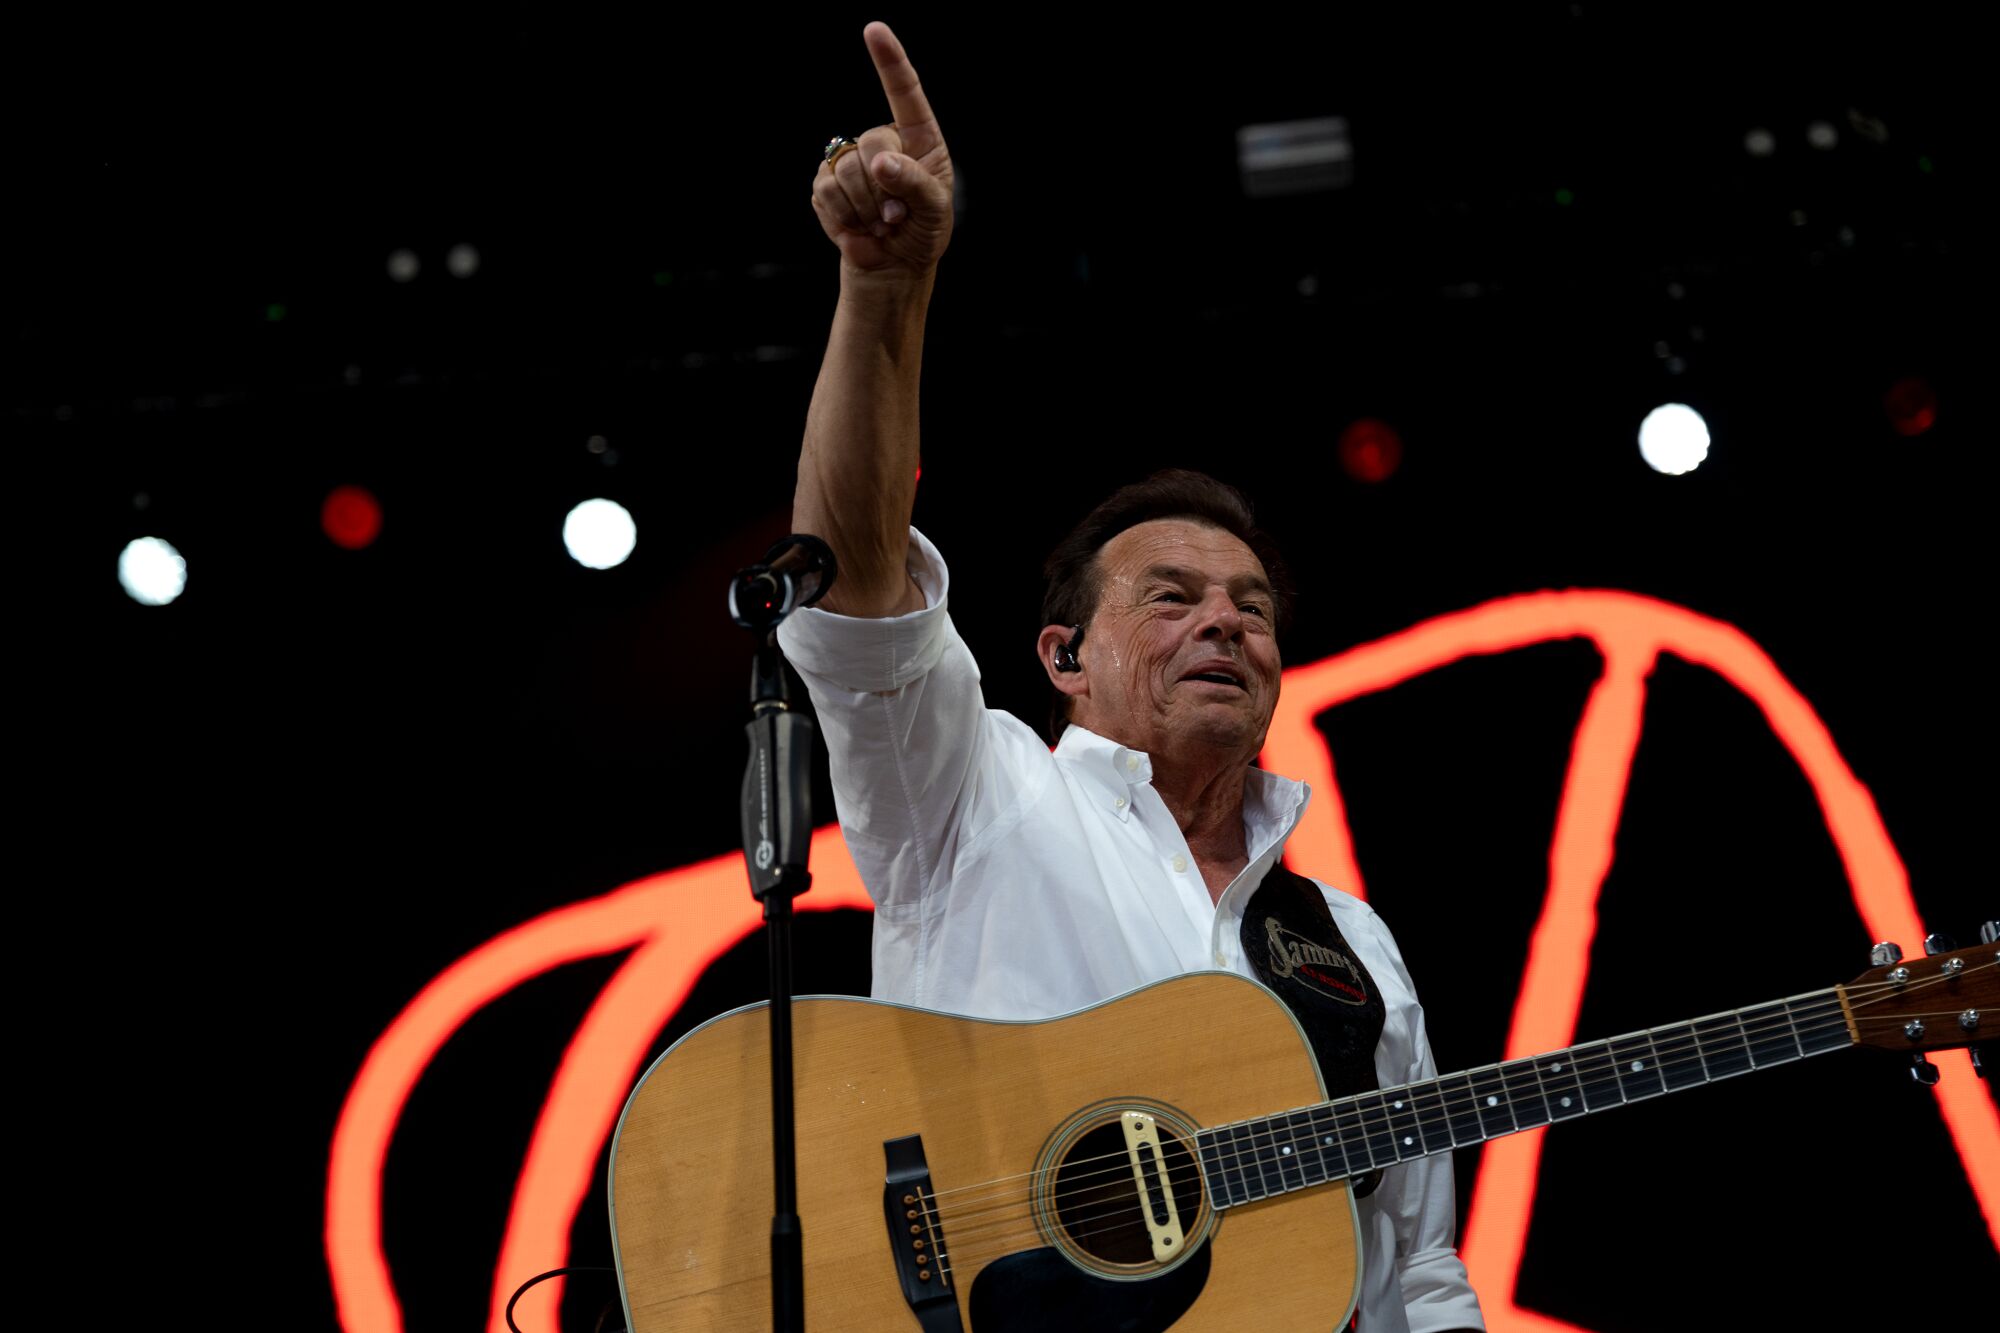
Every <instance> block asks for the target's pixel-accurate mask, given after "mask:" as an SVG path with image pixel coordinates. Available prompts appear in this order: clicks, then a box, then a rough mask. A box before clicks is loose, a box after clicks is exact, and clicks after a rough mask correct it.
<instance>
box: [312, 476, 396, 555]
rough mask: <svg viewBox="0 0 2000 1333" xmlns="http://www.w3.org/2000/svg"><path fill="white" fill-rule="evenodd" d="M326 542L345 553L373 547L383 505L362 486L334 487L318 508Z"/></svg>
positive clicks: (378, 530) (379, 529)
mask: <svg viewBox="0 0 2000 1333" xmlns="http://www.w3.org/2000/svg"><path fill="white" fill-rule="evenodd" d="M319 526H320V528H321V530H322V531H324V532H325V533H326V535H327V540H329V541H331V542H332V543H333V544H334V545H335V546H338V547H340V548H341V549H343V550H347V551H358V550H360V549H361V548H362V547H364V546H369V545H372V544H373V543H374V541H375V539H376V538H377V537H378V536H380V535H381V533H382V502H381V501H380V500H377V499H376V498H375V496H374V494H373V493H372V492H371V491H369V490H367V489H366V488H364V487H361V486H336V487H334V488H333V490H332V491H331V492H330V493H329V494H328V495H327V497H326V503H325V504H323V505H321V506H320V508H319Z"/></svg>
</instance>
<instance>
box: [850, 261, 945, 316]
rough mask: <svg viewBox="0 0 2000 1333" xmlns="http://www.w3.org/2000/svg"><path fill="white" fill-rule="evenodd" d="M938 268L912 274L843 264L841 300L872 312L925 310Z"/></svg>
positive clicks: (887, 314)
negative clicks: (851, 266) (873, 271)
mask: <svg viewBox="0 0 2000 1333" xmlns="http://www.w3.org/2000/svg"><path fill="white" fill-rule="evenodd" d="M936 279H937V270H935V269H932V270H930V271H929V272H926V273H922V274H917V275H911V274H908V273H896V274H894V275H889V274H883V273H870V272H868V271H867V270H865V269H858V268H850V267H849V266H848V265H847V264H845V263H843V264H841V266H840V303H841V304H842V305H846V306H852V307H854V308H855V309H857V310H860V311H863V312H866V313H868V314H872V315H882V316H896V315H908V314H922V313H923V312H924V311H925V310H926V309H927V308H928V307H929V305H930V300H931V288H932V286H933V285H934V283H935V282H936Z"/></svg>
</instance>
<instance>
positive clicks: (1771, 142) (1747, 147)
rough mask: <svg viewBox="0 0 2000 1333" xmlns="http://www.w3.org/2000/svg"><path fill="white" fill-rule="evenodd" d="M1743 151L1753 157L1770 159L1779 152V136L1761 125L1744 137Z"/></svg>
mask: <svg viewBox="0 0 2000 1333" xmlns="http://www.w3.org/2000/svg"><path fill="white" fill-rule="evenodd" d="M1743 151H1744V152H1746V153H1748V154H1750V156H1752V157H1769V156H1770V155H1771V154H1773V153H1775V152H1777V151H1778V136H1777V135H1775V134H1773V133H1771V132H1770V131H1769V130H1767V129H1765V128H1764V127H1763V126H1762V125H1759V126H1757V127H1756V128H1755V129H1753V130H1751V131H1750V132H1749V133H1748V134H1745V135H1744V136H1743Z"/></svg>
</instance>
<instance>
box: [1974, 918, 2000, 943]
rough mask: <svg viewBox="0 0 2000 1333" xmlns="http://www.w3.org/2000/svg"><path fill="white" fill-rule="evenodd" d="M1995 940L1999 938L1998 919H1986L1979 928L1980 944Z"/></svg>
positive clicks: (1999, 924)
mask: <svg viewBox="0 0 2000 1333" xmlns="http://www.w3.org/2000/svg"><path fill="white" fill-rule="evenodd" d="M1996 940H2000V921H1988V922H1987V923H1986V924H1985V925H1983V926H1981V927H1980V928H1979V942H1980V943H1981V944H1992V943H1993V942H1994V941H1996Z"/></svg>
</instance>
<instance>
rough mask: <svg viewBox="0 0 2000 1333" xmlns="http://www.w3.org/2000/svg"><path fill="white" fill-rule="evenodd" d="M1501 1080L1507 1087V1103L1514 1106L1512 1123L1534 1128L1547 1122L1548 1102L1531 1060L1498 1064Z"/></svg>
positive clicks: (1521, 1126) (1524, 1127) (1523, 1127)
mask: <svg viewBox="0 0 2000 1333" xmlns="http://www.w3.org/2000/svg"><path fill="white" fill-rule="evenodd" d="M1500 1078H1501V1081H1502V1082H1503V1083H1504V1084H1506V1087H1507V1103H1508V1105H1510V1106H1512V1107H1513V1108H1514V1123H1515V1124H1516V1125H1518V1126H1519V1127H1520V1128H1522V1129H1534V1128H1536V1127H1537V1126H1540V1125H1546V1124H1548V1123H1549V1118H1550V1117H1549V1102H1548V1098H1547V1097H1545V1096H1544V1095H1543V1094H1542V1081H1541V1079H1540V1077H1539V1076H1537V1074H1536V1073H1535V1062H1534V1061H1533V1060H1514V1061H1510V1062H1509V1063H1507V1064H1504V1065H1501V1066H1500Z"/></svg>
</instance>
